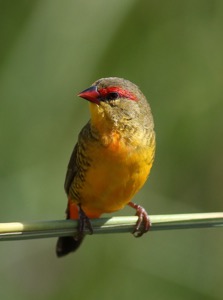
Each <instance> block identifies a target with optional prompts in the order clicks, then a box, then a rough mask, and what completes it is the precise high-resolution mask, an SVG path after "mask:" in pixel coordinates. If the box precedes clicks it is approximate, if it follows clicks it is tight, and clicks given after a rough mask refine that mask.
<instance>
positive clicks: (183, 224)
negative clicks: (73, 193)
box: [0, 212, 223, 241]
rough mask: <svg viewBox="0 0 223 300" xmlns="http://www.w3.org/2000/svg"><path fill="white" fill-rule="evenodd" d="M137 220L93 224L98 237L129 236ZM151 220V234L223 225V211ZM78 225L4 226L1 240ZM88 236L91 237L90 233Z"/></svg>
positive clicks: (62, 232) (65, 231) (71, 230)
mask: <svg viewBox="0 0 223 300" xmlns="http://www.w3.org/2000/svg"><path fill="white" fill-rule="evenodd" d="M137 219H138V218H137V217H112V218H100V219H92V220H91V223H92V227H93V230H94V233H95V234H100V233H104V234H106V233H126V232H132V231H133V229H134V226H135V224H136V221H137ZM150 219H151V222H152V227H151V231H156V230H170V229H189V228H190V229H192V228H208V227H220V226H223V212H218V213H199V214H177V215H155V216H150ZM77 224H78V222H77V221H73V220H58V221H38V222H30V223H27V222H14V223H0V241H11V240H25V239H36V238H49V237H58V236H68V235H75V234H76V233H77ZM86 234H89V232H88V231H87V230H86Z"/></svg>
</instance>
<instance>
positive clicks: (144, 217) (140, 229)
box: [128, 202, 152, 237]
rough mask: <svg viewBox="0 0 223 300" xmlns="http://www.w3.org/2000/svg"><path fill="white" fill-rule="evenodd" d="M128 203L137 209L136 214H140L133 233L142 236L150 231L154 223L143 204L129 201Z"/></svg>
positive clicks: (135, 235)
mask: <svg viewBox="0 0 223 300" xmlns="http://www.w3.org/2000/svg"><path fill="white" fill-rule="evenodd" d="M128 205H129V206H131V207H132V208H134V209H135V210H136V216H138V221H137V222H136V226H135V229H134V230H133V232H132V234H133V235H134V237H140V236H142V235H143V234H144V233H145V232H147V231H149V229H150V227H151V225H152V224H151V221H150V217H149V215H148V213H147V211H146V210H145V209H144V208H143V207H142V206H140V205H138V204H136V203H133V202H129V203H128Z"/></svg>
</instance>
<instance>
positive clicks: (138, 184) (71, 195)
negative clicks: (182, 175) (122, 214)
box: [56, 77, 155, 257]
mask: <svg viewBox="0 0 223 300" xmlns="http://www.w3.org/2000/svg"><path fill="white" fill-rule="evenodd" d="M78 96H79V97H81V98H84V99H86V100H88V101H89V103H90V114H91V118H90V120H89V122H88V123H87V124H86V125H85V126H84V127H83V129H82V130H81V132H80V133H79V136H78V141H77V144H76V145H75V147H74V150H73V152H72V155H71V158H70V161H69V164H68V168H67V173H66V179H65V185H64V187H65V191H66V193H67V197H68V205H67V210H66V215H67V219H75V220H79V228H78V232H79V233H78V234H77V235H76V236H74V237H72V236H68V237H60V238H59V239H58V242H57V246H56V254H57V256H58V257H61V256H64V255H66V254H68V253H69V252H72V251H75V250H76V249H77V248H78V247H79V246H80V244H81V242H82V240H83V238H84V236H85V235H84V230H85V228H86V227H87V228H88V229H89V230H90V232H91V233H93V230H92V227H91V223H90V220H89V219H90V218H99V217H100V216H101V214H103V213H112V212H115V211H118V210H120V209H122V208H124V207H125V206H126V205H129V206H131V207H133V208H134V209H136V215H137V216H138V217H139V218H138V221H137V223H136V227H135V229H134V231H133V234H134V235H135V236H136V237H138V236H141V235H142V234H143V233H144V232H146V231H148V230H149V228H150V225H151V224H150V219H149V216H148V214H147V212H146V211H145V209H144V208H143V207H142V206H140V205H137V204H135V203H133V202H131V199H132V198H133V196H134V195H135V194H136V193H137V192H138V191H139V190H140V189H141V188H142V186H143V185H144V183H145V181H146V179H147V177H148V175H149V173H150V169H151V167H152V164H153V161H154V154H155V132H154V123H153V116H152V113H151V109H150V106H149V104H148V102H147V100H146V98H145V96H144V95H143V93H142V92H141V91H140V90H139V88H138V87H137V86H136V85H135V84H134V83H132V82H130V81H128V80H126V79H123V78H118V77H109V78H102V79H99V80H97V81H96V82H94V83H93V84H92V85H91V87H90V88H88V89H86V90H84V91H83V92H81V93H80V94H79V95H78ZM142 227H143V228H142Z"/></svg>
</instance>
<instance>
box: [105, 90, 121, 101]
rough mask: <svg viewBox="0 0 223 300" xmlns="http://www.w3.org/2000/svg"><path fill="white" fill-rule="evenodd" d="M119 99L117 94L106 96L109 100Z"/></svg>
mask: <svg viewBox="0 0 223 300" xmlns="http://www.w3.org/2000/svg"><path fill="white" fill-rule="evenodd" d="M118 98H119V94H118V93H116V92H112V93H108V94H107V96H106V99H107V100H115V99H118Z"/></svg>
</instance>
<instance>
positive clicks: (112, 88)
mask: <svg viewBox="0 0 223 300" xmlns="http://www.w3.org/2000/svg"><path fill="white" fill-rule="evenodd" d="M98 92H99V93H100V95H101V97H106V96H107V95H108V94H110V93H118V94H119V95H120V98H127V99H131V100H133V101H138V99H137V97H136V96H135V95H134V94H133V93H131V92H129V91H127V90H124V89H122V88H121V87H117V86H110V87H107V88H103V89H100V90H99V91H98Z"/></svg>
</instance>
